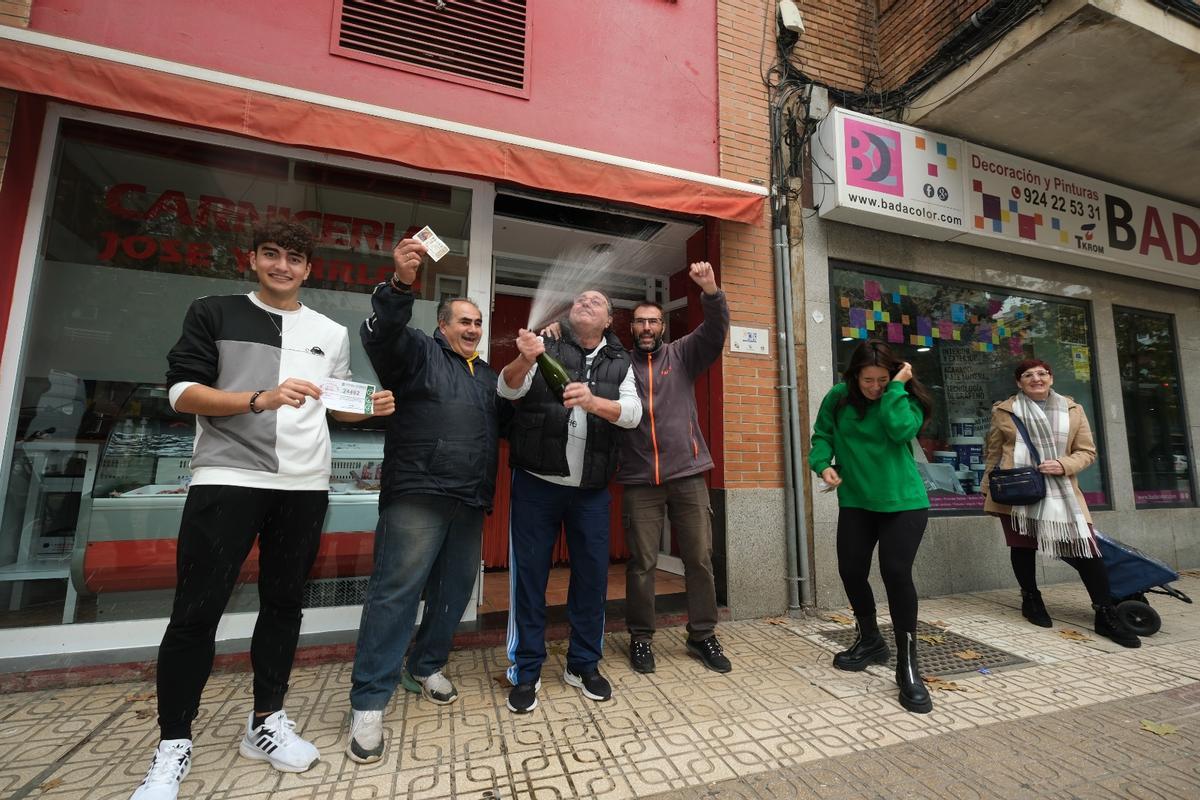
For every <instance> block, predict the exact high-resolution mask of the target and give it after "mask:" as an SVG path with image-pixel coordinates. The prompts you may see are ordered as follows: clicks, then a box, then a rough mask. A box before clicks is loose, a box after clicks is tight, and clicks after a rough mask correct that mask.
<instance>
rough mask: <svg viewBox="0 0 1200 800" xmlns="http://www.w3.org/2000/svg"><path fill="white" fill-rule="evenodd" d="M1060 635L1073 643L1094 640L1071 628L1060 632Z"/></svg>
mask: <svg viewBox="0 0 1200 800" xmlns="http://www.w3.org/2000/svg"><path fill="white" fill-rule="evenodd" d="M1058 635H1059V636H1061V637H1062V638H1064V639H1069V640H1070V641H1072V642H1090V641H1091V640H1092V639H1091V637H1090V636H1084V635H1083V634H1082V633H1080V632H1079V631H1077V630H1073V629H1071V628H1063V629H1062V630H1061V631H1059V632H1058Z"/></svg>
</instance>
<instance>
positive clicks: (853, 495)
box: [808, 341, 933, 714]
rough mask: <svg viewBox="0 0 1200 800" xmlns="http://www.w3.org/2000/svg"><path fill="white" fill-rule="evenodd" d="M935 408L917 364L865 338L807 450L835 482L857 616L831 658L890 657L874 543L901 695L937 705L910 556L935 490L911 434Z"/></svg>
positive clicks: (845, 577) (916, 706) (840, 544)
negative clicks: (923, 650) (925, 671)
mask: <svg viewBox="0 0 1200 800" xmlns="http://www.w3.org/2000/svg"><path fill="white" fill-rule="evenodd" d="M932 410H933V403H932V401H931V400H930V396H929V392H928V391H927V390H926V389H925V387H924V386H922V385H921V383H920V381H918V380H917V379H916V378H914V377H913V372H912V365H911V364H909V363H908V362H906V361H901V360H900V359H898V358H897V357H896V356H895V354H893V353H892V350H891V348H889V347H888V346H887V345H886V344H884V343H883V342H875V341H868V342H863V343H862V344H860V345H859V346H858V347H857V348H855V350H854V353H853V355H851V357H850V365H849V366H848V367H847V368H846V372H845V374H844V375H843V380H842V383H839V384H837V385H836V386H834V387H833V388H832V389H830V390H829V394H827V395H825V400H824V401H823V402H822V403H821V410H820V412H819V413H818V414H817V421H816V424H815V425H814V426H813V435H812V452H811V453H809V456H808V464H809V466H810V467H811V468H812V470H813V471H814V472H816V473H817V474H818V475H820V476H821V478H822V479H823V480H824V481H825V483H826V484H828V485H829V487H830V488H831V489H833V488H836V489H837V493H838V505H839V507H840V508H839V512H838V527H837V553H838V572H839V573H840V574H841V576H842V585H843V586H844V587H845V589H846V596H847V597H849V598H850V605H851V607H853V609H854V616H855V619H857V621H858V638H857V639H856V640H855V642H854V644H853V645H851V647H850V649H849V650H846V651H844V652H841V653H838V654H837V655H836V656H834V659H833V665H834V666H835V667H837V668H838V669H844V670H850V671H853V672H857V671H859V670H863V669H866V668H867V666H868V665H869V664H872V663H875V664H885V663H887V661H888V658H889V657H890V652H889V650H888V646H887V643H886V642H885V641H884V640H883V636H882V635H881V634H880V633H879V625H878V623H877V622H876V619H875V596H874V594H873V593H872V591H871V585H870V583H868V576H869V575H870V572H871V558H872V555H873V554H874V551H875V546H876V545H877V544H878V546H879V572H880V575H881V576H882V577H883V584H884V587H885V588H886V589H887V598H888V609H889V611H890V613H891V617H892V627H893V630H894V632H895V634H896V648H897V653H896V683H897V685H898V686H899V687H900V705H902V706H904V708H906V709H908V710H909V711H913V712H916V713H919V714H925V713H928V712H929V711H931V710H933V702H932V701H931V700H930V699H929V692H928V691H927V690H926V689H925V683H924V681H922V679H921V672H920V668H919V667H918V664H917V643H916V632H917V590H916V587H915V586H913V580H912V565H913V561H914V560H915V559H916V556H917V548H918V547H920V545H921V537H922V536H924V534H925V525H926V523H927V522H928V520H929V496H928V495H927V494H926V492H925V484H924V482H923V481H922V480H921V475H920V473H918V472H917V466H916V462H915V461H914V460H913V455H912V444H911V443H912V440H913V438H914V437H915V436H916V435H917V433H918V432H919V431H920V430H921V428H922V426H923V425H924V424H925V420H926V419H927V418H928V417H929V415H930V413H931V412H932Z"/></svg>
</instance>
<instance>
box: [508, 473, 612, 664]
mask: <svg viewBox="0 0 1200 800" xmlns="http://www.w3.org/2000/svg"><path fill="white" fill-rule="evenodd" d="M610 501H611V497H610V496H609V493H608V488H607V487H605V488H602V489H580V488H578V487H574V486H560V485H558V484H555V483H550V482H548V481H544V480H542V479H541V478H538V477H536V476H534V475H531V474H530V473H528V472H525V471H524V470H520V469H517V470H513V479H512V497H511V512H510V516H509V535H508V547H509V562H508V568H509V590H510V597H509V601H510V605H509V609H510V610H509V615H508V659H509V661H511V662H512V666H510V667H509V669H508V679H509V680H510V681H512V683H513V684H518V683H533V682H535V681H537V680H538V678H540V677H541V673H542V663H543V662H544V661H545V660H546V581H547V580H548V579H549V577H550V559H551V556H552V554H553V552H554V543H555V542H556V541H557V540H558V534H559V531H560V530H562V529H563V527H565V528H566V533H567V550H568V552H569V555H570V558H571V585H570V588H569V589H568V592H567V619H568V620H569V621H570V623H571V643H570V646H569V647H568V649H567V668H568V669H570V670H571V671H572V672H576V673H580V672H590V671H592V670H594V669H596V667H597V665H598V664H599V662H600V658H601V655H602V650H603V645H604V603H605V600H606V599H607V597H608V535H609V503H610Z"/></svg>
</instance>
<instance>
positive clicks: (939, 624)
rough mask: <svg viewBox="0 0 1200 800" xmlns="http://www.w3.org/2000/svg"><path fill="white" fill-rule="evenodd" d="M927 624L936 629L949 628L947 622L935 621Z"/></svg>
mask: <svg viewBox="0 0 1200 800" xmlns="http://www.w3.org/2000/svg"><path fill="white" fill-rule="evenodd" d="M929 624H930V625H934V626H936V627H938V628H949V627H950V623H949V622H942V621H941V620H940V619H935V620H934V621H933V622H931V623H929Z"/></svg>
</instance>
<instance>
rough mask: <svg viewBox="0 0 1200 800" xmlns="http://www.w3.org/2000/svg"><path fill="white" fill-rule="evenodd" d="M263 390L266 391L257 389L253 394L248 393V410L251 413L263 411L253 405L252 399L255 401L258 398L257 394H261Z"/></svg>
mask: <svg viewBox="0 0 1200 800" xmlns="http://www.w3.org/2000/svg"><path fill="white" fill-rule="evenodd" d="M265 391H266V389H259V390H258V391H257V392H255V393H254V394H252V395H250V411H251V412H252V413H254V414H261V413H262V412H263V409H261V408H255V407H254V401H255V400H257V399H258V396H259V395H260V394H262V393H263V392H265Z"/></svg>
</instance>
